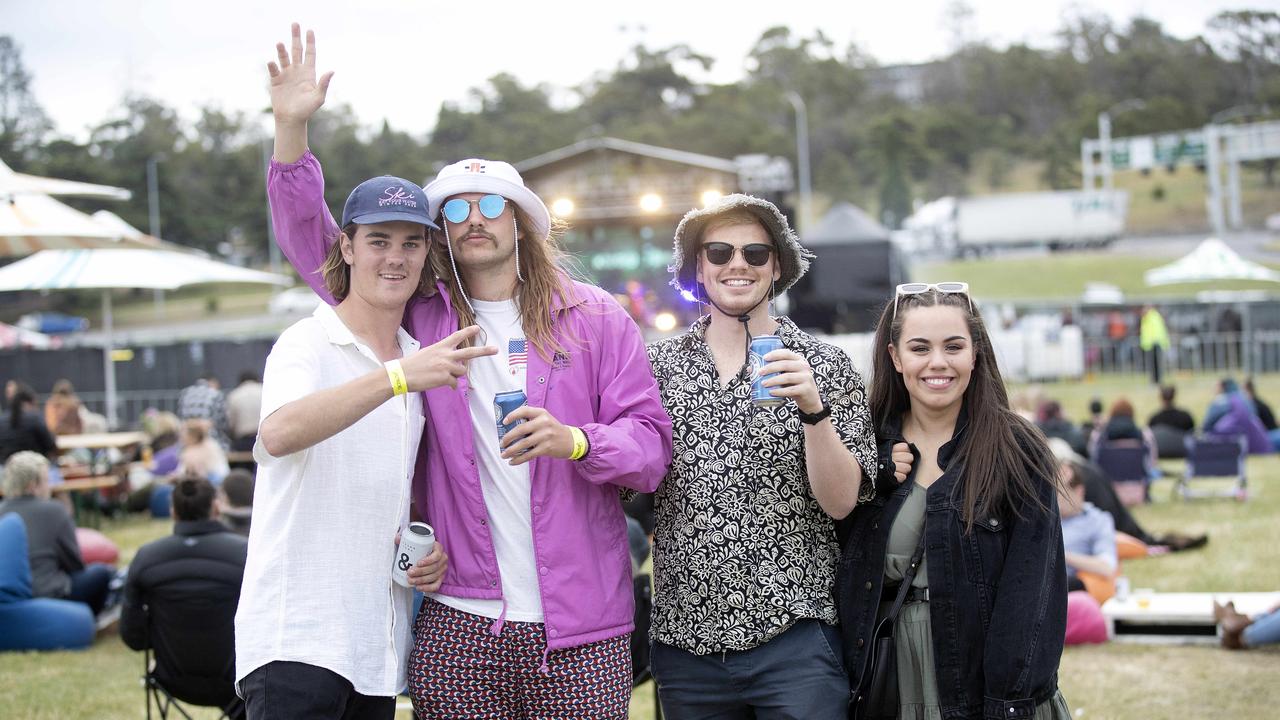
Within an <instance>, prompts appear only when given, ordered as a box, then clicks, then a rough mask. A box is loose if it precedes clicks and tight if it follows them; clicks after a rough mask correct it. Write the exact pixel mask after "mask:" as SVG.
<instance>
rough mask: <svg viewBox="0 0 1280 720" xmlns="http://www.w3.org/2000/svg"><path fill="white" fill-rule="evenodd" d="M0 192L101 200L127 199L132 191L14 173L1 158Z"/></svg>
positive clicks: (131, 194)
mask: <svg viewBox="0 0 1280 720" xmlns="http://www.w3.org/2000/svg"><path fill="white" fill-rule="evenodd" d="M0 192H6V193H16V192H33V193H37V194H41V195H74V196H75V197H87V198H98V199H101V200H128V199H129V198H131V197H133V193H131V192H129V191H128V190H125V189H124V188H118V187H112V186H110V185H95V184H94V183H86V182H78V181H76V180H59V179H57V178H46V177H38V176H36V175H27V174H25V173H16V172H14V171H13V170H12V169H11V168H10V167H9V166H8V165H6V164H5V163H4V161H3V160H0Z"/></svg>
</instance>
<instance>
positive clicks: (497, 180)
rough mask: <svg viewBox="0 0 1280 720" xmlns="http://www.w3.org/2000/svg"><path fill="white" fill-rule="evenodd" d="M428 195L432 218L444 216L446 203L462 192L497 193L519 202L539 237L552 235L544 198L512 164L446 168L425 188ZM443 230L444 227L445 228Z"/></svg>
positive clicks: (470, 162)
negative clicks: (526, 184)
mask: <svg viewBox="0 0 1280 720" xmlns="http://www.w3.org/2000/svg"><path fill="white" fill-rule="evenodd" d="M424 189H425V190H426V193H427V211H428V212H429V213H430V214H431V217H433V218H436V217H439V216H440V206H441V205H443V204H444V201H445V200H446V199H448V198H450V197H452V196H454V195H459V194H461V193H469V192H476V193H493V194H495V195H501V196H502V197H504V198H506V199H508V200H510V201H511V202H513V203H515V204H516V205H517V206H518V207H519V208H520V209H521V210H523V211H524V213H525V214H526V215H528V216H529V220H530V222H532V223H533V230H534V232H535V233H537V235H538V237H540V238H545V237H546V236H547V234H548V233H550V232H551V213H549V212H547V206H546V205H545V204H544V203H543V202H542V199H541V198H539V197H538V196H537V195H535V194H534V192H533V191H532V190H530V189H529V188H527V187H525V185H524V179H523V178H521V177H520V173H518V172H516V169H515V168H514V167H512V166H511V163H506V162H502V161H501V160H484V159H482V158H470V159H467V160H462V161H460V162H456V163H453V164H452V165H446V166H445V167H444V169H443V170H441V171H440V172H439V174H437V175H436V179H435V180H432V181H431V182H430V183H428V184H427V187H426V188H424ZM441 227H443V226H441Z"/></svg>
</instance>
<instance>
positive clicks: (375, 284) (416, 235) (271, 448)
mask: <svg viewBox="0 0 1280 720" xmlns="http://www.w3.org/2000/svg"><path fill="white" fill-rule="evenodd" d="M279 49H280V63H281V65H282V66H285V67H286V68H287V67H288V59H289V58H288V55H287V54H286V53H285V51H284V48H283V46H280V48H279ZM294 54H295V60H299V59H300V58H299V57H297V56H299V55H300V54H301V47H300V42H299V38H298V36H297V34H296V28H295V35H294ZM270 71H271V78H272V79H271V94H272V108H273V110H274V113H275V118H276V146H275V158H276V159H275V160H273V162H272V164H271V171H270V177H269V180H268V183H269V185H272V186H276V185H278V184H279V183H281V182H284V181H282V179H281V177H282V176H283V175H287V174H288V173H290V172H292V171H293V170H294V168H293V167H292V166H290V165H289V164H288V160H289V159H295V160H296V158H297V156H298V155H300V154H301V150H299V149H298V146H299V138H298V133H297V129H298V128H297V126H296V125H295V124H292V122H291V121H292V119H293V118H294V117H296V113H297V112H298V105H297V102H298V101H299V95H298V94H296V93H292V92H291V91H290V89H289V88H288V87H287V85H288V83H289V80H290V78H291V76H290V75H289V74H287V73H284V72H282V70H281V68H280V67H278V66H276V64H275V63H272V64H271V66H270ZM301 99H302V101H303V102H304V103H305V102H306V101H307V99H306V98H305V97H304V98H301ZM316 107H318V104H317V105H316ZM313 111H314V110H313ZM304 112H305V111H304ZM308 114H309V113H308ZM305 127H306V126H305V123H304V124H303V125H302V135H301V147H302V148H303V149H305V143H306V129H305ZM282 161H283V162H282ZM285 202H292V203H300V204H308V205H309V206H311V207H314V206H316V205H317V204H318V205H319V206H321V207H323V202H324V200H323V186H322V185H321V186H318V187H317V188H316V190H315V194H314V196H309V197H301V196H294V197H290V198H288V199H287V200H286V201H285ZM434 227H435V223H433V222H432V220H431V216H430V215H429V214H428V205H427V198H426V195H425V194H424V193H423V191H422V188H420V187H418V186H417V185H415V184H414V183H412V182H410V181H408V180H405V179H403V178H397V177H392V176H381V177H376V178H372V179H370V180H366V181H365V182H363V183H361V184H360V185H359V186H358V187H357V188H356V189H355V190H354V191H352V193H351V196H350V197H348V198H347V202H346V205H345V206H344V207H343V210H342V229H341V230H340V231H338V232H337V233H326V235H325V236H324V237H317V238H315V241H316V242H317V243H319V244H321V245H323V246H326V247H327V255H326V257H325V261H324V263H323V264H322V266H321V268H320V271H321V274H322V276H323V282H324V288H325V290H326V292H327V293H328V294H329V295H330V296H332V297H333V298H334V299H335V300H336V301H337V302H336V305H334V306H330V305H328V304H322V305H320V306H319V307H318V308H317V309H316V311H315V313H314V314H313V315H312V316H311V317H309V318H306V319H304V320H302V321H300V322H298V323H297V324H295V325H293V326H292V327H290V328H289V329H287V330H285V331H284V333H282V334H281V336H280V339H279V340H278V341H277V342H276V344H275V347H273V348H272V350H271V355H270V356H269V357H268V358H267V365H266V372H265V373H264V380H263V392H262V415H261V417H262V421H261V424H260V427H259V432H258V441H257V443H256V445H255V446H254V459H255V460H256V461H257V463H258V478H257V483H256V486H255V488H254V522H253V527H252V529H251V530H250V533H249V556H248V563H247V565H246V567H245V574H244V585H243V589H242V591H241V595H240V605H239V608H238V610H237V613H236V684H237V689H238V690H239V692H240V693H241V694H242V695H243V696H244V698H245V704H246V707H247V711H248V717H249V718H251V719H254V718H267V717H270V718H304V717H305V718H334V719H335V720H336V719H338V718H392V717H394V715H395V696H396V694H397V693H399V692H400V691H401V690H402V689H403V688H404V685H405V680H404V679H405V666H406V662H407V658H408V653H409V645H410V621H411V618H410V607H411V601H412V593H411V592H410V590H409V589H407V588H402V587H399V586H398V585H395V584H393V583H392V579H391V570H392V567H393V557H394V554H395V549H396V535H397V533H398V532H399V531H400V529H401V528H403V527H404V526H405V525H406V524H407V523H408V520H409V505H410V483H411V480H412V478H413V471H414V463H415V460H416V459H417V456H418V445H419V441H420V440H421V438H422V426H423V413H422V400H421V394H420V393H421V392H422V391H424V390H427V389H430V388H438V387H441V386H446V385H447V386H451V387H452V386H456V385H457V382H458V380H457V379H458V378H459V377H461V376H463V375H465V374H466V366H467V363H468V362H469V361H470V360H472V359H474V358H477V357H480V356H483V355H487V354H492V352H493V351H492V349H491V348H486V347H459V346H460V345H464V344H469V343H470V341H471V340H472V338H473V337H474V336H475V334H476V331H475V329H469V330H464V331H460V332H457V333H453V334H451V335H449V336H448V337H446V338H444V339H443V340H442V341H440V342H438V343H436V344H435V345H432V346H430V347H425V348H419V344H418V342H417V341H416V340H414V339H413V338H412V337H410V336H409V334H408V333H407V332H405V331H404V330H403V329H401V327H400V323H401V320H402V318H403V317H404V313H405V306H406V304H407V303H408V302H409V300H410V299H411V298H413V297H416V296H420V295H421V294H422V293H423V291H424V290H425V289H426V288H429V287H431V283H430V273H429V271H428V270H427V257H428V235H427V233H428V231H429V230H430V229H432V228H434ZM445 567H446V561H445V556H444V552H443V550H441V545H436V547H435V549H434V550H433V552H432V554H431V555H429V556H428V558H426V559H424V560H423V561H422V562H421V563H420V564H419V565H418V566H416V567H415V568H413V571H412V573H413V574H412V577H411V580H412V581H413V583H414V585H415V586H416V587H417V588H418V589H420V590H423V591H433V590H435V589H437V588H438V587H439V583H440V578H441V576H442V574H443V572H444V569H445Z"/></svg>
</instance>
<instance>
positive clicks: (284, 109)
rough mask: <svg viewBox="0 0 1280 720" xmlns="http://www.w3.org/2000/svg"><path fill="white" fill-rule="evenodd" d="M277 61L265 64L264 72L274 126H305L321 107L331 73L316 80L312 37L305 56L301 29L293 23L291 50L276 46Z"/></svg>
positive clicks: (311, 35) (282, 45) (308, 37)
mask: <svg viewBox="0 0 1280 720" xmlns="http://www.w3.org/2000/svg"><path fill="white" fill-rule="evenodd" d="M276 57H277V62H269V63H267V72H268V73H270V75H271V111H272V113H274V114H275V118H276V122H277V123H285V124H302V123H305V122H307V120H309V119H310V118H311V116H312V115H314V114H315V112H316V110H319V109H320V106H321V105H324V99H325V95H327V94H328V92H329V80H330V79H331V78H332V77H333V73H332V72H327V73H325V74H324V75H322V76H320V80H319V81H317V80H316V36H315V33H313V32H312V31H310V30H308V31H307V45H306V50H305V52H304V50H303V46H302V33H301V29H300V28H299V27H298V24H297V23H294V24H293V39H292V42H291V46H290V48H288V49H286V48H285V46H284V43H276Z"/></svg>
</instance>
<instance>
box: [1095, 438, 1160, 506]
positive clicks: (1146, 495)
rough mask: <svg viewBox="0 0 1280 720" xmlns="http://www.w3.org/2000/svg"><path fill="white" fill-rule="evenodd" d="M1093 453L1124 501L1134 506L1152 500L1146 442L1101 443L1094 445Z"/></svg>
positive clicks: (1123, 502)
mask: <svg viewBox="0 0 1280 720" xmlns="http://www.w3.org/2000/svg"><path fill="white" fill-rule="evenodd" d="M1093 455H1094V456H1093V461H1094V462H1095V463H1097V464H1098V467H1100V468H1102V470H1103V472H1105V473H1106V475H1107V478H1108V479H1110V480H1111V486H1112V487H1114V488H1115V491H1116V496H1117V497H1119V498H1120V502H1121V504H1123V505H1124V506H1125V507H1131V506H1133V505H1140V504H1142V503H1144V502H1147V501H1149V500H1150V499H1151V498H1150V492H1149V487H1150V483H1151V476H1150V475H1149V474H1148V469H1147V461H1148V450H1147V447H1146V446H1145V445H1144V444H1142V443H1140V442H1136V441H1132V440H1117V441H1114V442H1102V443H1099V444H1098V445H1097V447H1095V448H1094V452H1093Z"/></svg>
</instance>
